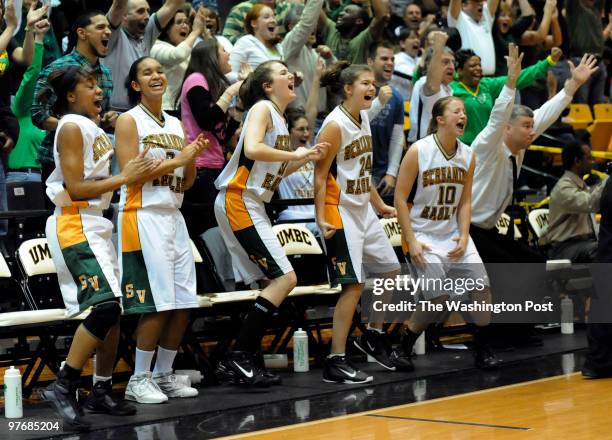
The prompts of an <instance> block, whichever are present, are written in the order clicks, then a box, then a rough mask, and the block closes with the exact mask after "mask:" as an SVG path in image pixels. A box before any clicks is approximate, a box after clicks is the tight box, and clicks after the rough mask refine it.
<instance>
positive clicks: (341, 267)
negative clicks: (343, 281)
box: [331, 257, 346, 276]
mask: <svg viewBox="0 0 612 440" xmlns="http://www.w3.org/2000/svg"><path fill="white" fill-rule="evenodd" d="M331 261H332V264H333V266H334V268H335V269H336V271H337V272H339V273H340V275H343V276H344V275H346V261H338V259H337V258H336V257H332V259H331Z"/></svg>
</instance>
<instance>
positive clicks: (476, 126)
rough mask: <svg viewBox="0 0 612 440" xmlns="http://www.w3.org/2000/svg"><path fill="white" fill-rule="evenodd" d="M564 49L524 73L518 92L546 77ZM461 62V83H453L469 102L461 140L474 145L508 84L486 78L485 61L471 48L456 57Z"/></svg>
mask: <svg viewBox="0 0 612 440" xmlns="http://www.w3.org/2000/svg"><path fill="white" fill-rule="evenodd" d="M561 55H562V53H561V49H559V48H553V50H552V51H551V54H550V55H549V56H548V57H547V58H546V59H544V60H542V61H540V62H538V63H536V64H534V65H533V66H529V67H527V68H525V69H523V70H522V71H521V74H520V75H519V78H518V80H517V82H516V88H517V89H518V90H520V89H522V88H524V87H527V86H530V85H531V84H533V83H534V82H535V81H537V80H538V79H543V78H545V77H546V73H547V72H548V68H549V67H550V66H551V65H554V64H556V63H557V61H559V59H560V58H561ZM455 58H456V59H457V73H458V80H455V81H453V82H452V83H451V88H452V89H453V95H454V96H458V97H460V98H461V99H463V101H464V102H465V111H466V113H467V117H468V120H467V127H466V129H465V134H464V135H463V136H462V137H461V140H462V141H463V142H465V143H466V144H468V145H469V144H471V143H472V141H473V140H474V138H475V137H476V136H477V135H478V133H480V132H481V131H482V129H483V128H484V127H485V126H486V125H487V121H488V120H489V116H490V114H491V110H492V109H493V102H494V101H495V100H496V99H497V97H498V96H499V94H500V92H501V91H502V89H503V87H504V83H505V82H506V77H505V76H496V77H483V69H482V67H481V64H480V62H481V60H480V57H479V56H478V55H476V54H475V53H474V52H473V51H472V50H470V49H462V50H460V51H459V52H457V53H456V54H455Z"/></svg>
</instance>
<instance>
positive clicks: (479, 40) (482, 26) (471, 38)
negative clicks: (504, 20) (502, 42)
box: [447, 3, 495, 75]
mask: <svg viewBox="0 0 612 440" xmlns="http://www.w3.org/2000/svg"><path fill="white" fill-rule="evenodd" d="M447 20H448V26H449V27H454V28H457V30H458V31H459V35H461V49H472V50H473V51H474V52H475V53H476V55H478V56H479V57H480V59H481V62H482V73H483V75H493V74H495V45H494V44H493V33H492V29H493V22H494V21H495V17H494V16H493V15H491V13H490V12H489V7H488V6H487V4H486V3H485V5H484V8H483V10H482V19H481V20H480V21H479V22H476V21H474V19H473V18H471V17H470V16H469V15H467V14H466V13H465V12H463V11H461V12H460V13H459V17H458V18H457V20H455V19H454V18H453V17H452V15H451V12H450V8H449V9H448V14H447Z"/></svg>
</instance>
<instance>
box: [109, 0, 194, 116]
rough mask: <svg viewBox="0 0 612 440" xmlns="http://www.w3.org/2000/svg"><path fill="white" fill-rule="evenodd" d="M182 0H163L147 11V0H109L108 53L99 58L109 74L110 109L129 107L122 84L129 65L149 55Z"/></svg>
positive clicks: (126, 108) (183, 0)
mask: <svg viewBox="0 0 612 440" xmlns="http://www.w3.org/2000/svg"><path fill="white" fill-rule="evenodd" d="M183 3H185V0H166V1H165V2H164V4H163V6H162V7H161V8H160V9H159V11H157V12H155V13H153V14H152V15H150V7H149V3H148V2H147V0H113V5H112V6H111V10H110V11H109V15H108V17H109V21H110V24H111V28H112V35H111V37H110V40H109V42H108V56H107V57H106V58H105V59H104V61H103V62H104V64H105V65H106V66H107V67H108V68H109V69H110V70H111V72H112V74H113V84H114V87H113V95H112V96H111V103H110V105H111V108H112V109H113V110H118V111H126V110H128V109H129V108H130V103H129V101H128V97H127V96H128V90H127V89H126V87H125V78H127V75H128V71H129V70H130V66H131V65H132V64H133V63H134V61H136V60H137V59H138V58H140V57H143V56H147V55H149V53H150V51H151V48H152V47H153V44H154V43H155V40H156V39H157V37H158V36H159V34H160V33H161V32H162V29H164V28H165V27H166V25H167V24H168V23H169V22H170V20H172V17H174V14H176V11H177V10H178V9H179V8H180V7H181V6H183Z"/></svg>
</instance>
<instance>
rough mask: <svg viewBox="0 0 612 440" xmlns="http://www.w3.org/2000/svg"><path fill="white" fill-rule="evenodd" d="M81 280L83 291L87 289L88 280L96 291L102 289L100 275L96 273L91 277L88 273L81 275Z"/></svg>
mask: <svg viewBox="0 0 612 440" xmlns="http://www.w3.org/2000/svg"><path fill="white" fill-rule="evenodd" d="M79 281H80V282H81V292H82V291H83V290H87V282H88V281H89V284H90V285H91V288H92V289H93V290H94V291H96V292H97V291H98V290H100V282H99V280H98V275H94V276H91V277H88V276H87V275H81V276H80V277H79Z"/></svg>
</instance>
